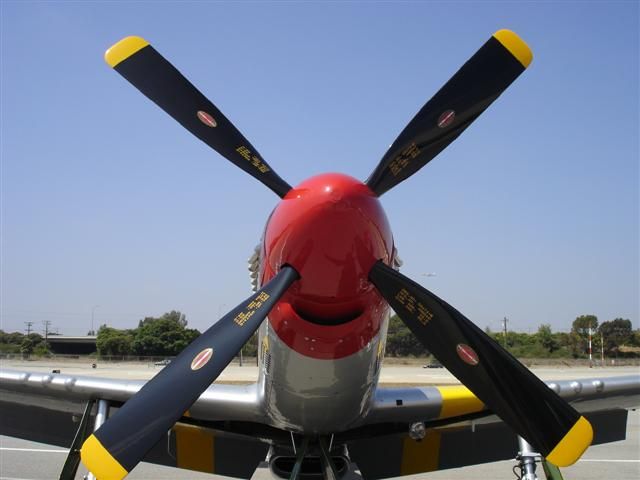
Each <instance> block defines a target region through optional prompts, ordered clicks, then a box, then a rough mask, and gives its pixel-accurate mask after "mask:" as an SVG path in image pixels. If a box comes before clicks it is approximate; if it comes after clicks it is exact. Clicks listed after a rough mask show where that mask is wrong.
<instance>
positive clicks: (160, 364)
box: [154, 358, 171, 367]
mask: <svg viewBox="0 0 640 480" xmlns="http://www.w3.org/2000/svg"><path fill="white" fill-rule="evenodd" d="M170 363H171V359H169V358H165V359H164V360H160V361H159V362H156V363H155V364H154V365H158V366H159V367H164V366H165V365H169V364H170Z"/></svg>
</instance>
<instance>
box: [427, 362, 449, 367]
mask: <svg viewBox="0 0 640 480" xmlns="http://www.w3.org/2000/svg"><path fill="white" fill-rule="evenodd" d="M422 368H444V367H443V366H442V364H441V363H440V362H431V363H427V364H426V365H423V366H422Z"/></svg>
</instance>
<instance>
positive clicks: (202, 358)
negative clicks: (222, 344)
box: [191, 348, 213, 371]
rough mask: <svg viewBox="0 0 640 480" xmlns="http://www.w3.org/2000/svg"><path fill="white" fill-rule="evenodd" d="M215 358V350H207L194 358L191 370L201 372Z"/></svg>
mask: <svg viewBox="0 0 640 480" xmlns="http://www.w3.org/2000/svg"><path fill="white" fill-rule="evenodd" d="M212 356H213V348H205V349H204V350H202V351H201V352H200V353H199V354H198V355H196V356H195V357H194V358H193V361H192V362H191V370H194V371H195V370H200V369H201V368H202V367H204V366H205V365H206V364H207V362H208V361H209V360H211V357H212Z"/></svg>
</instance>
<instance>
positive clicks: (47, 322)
mask: <svg viewBox="0 0 640 480" xmlns="http://www.w3.org/2000/svg"><path fill="white" fill-rule="evenodd" d="M42 324H43V325H44V344H45V345H47V340H48V338H49V327H50V326H51V321H50V320H45V321H44V322H42Z"/></svg>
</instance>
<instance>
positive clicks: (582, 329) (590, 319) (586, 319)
mask: <svg viewBox="0 0 640 480" xmlns="http://www.w3.org/2000/svg"><path fill="white" fill-rule="evenodd" d="M597 328H598V317H596V316H595V315H580V316H579V317H577V318H576V319H575V320H574V321H573V323H572V324H571V331H572V332H575V333H577V334H578V335H580V336H581V337H583V338H587V337H588V336H589V329H592V330H593V331H595V330H596V329H597Z"/></svg>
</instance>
